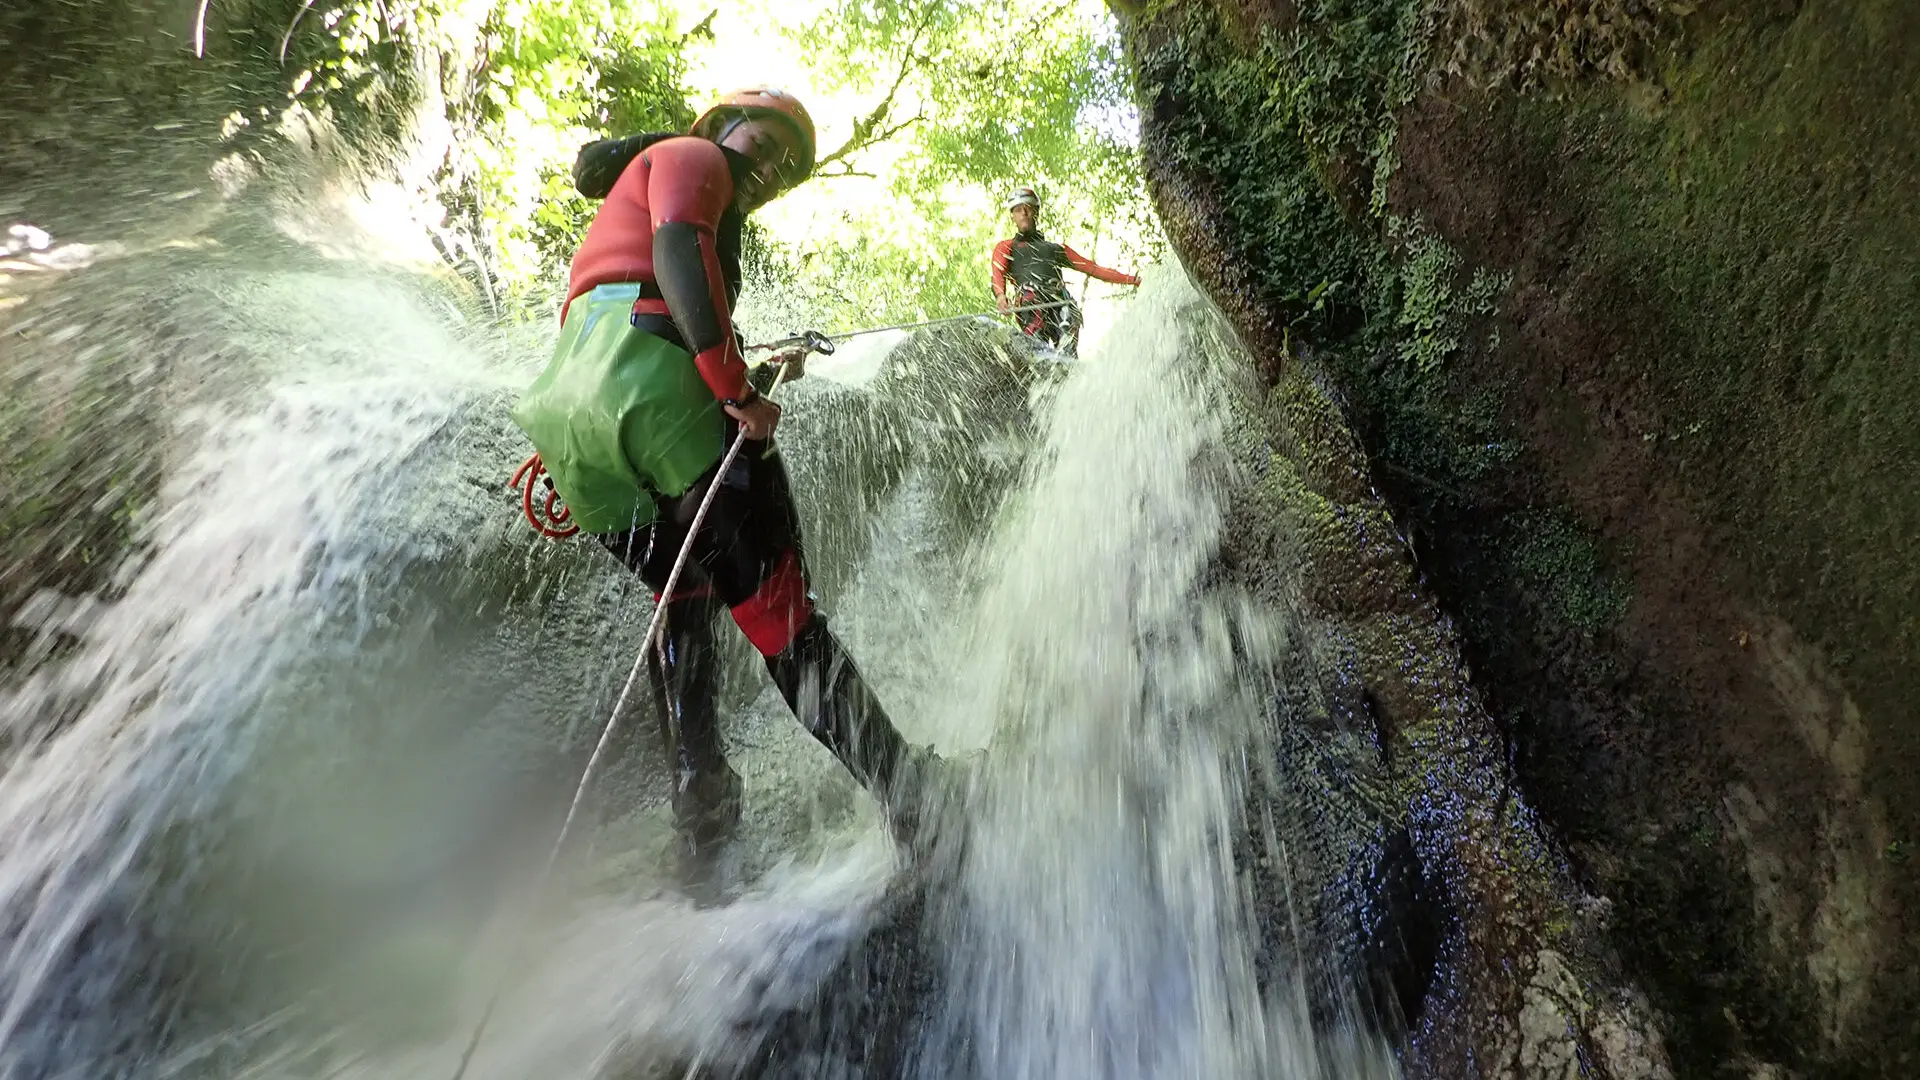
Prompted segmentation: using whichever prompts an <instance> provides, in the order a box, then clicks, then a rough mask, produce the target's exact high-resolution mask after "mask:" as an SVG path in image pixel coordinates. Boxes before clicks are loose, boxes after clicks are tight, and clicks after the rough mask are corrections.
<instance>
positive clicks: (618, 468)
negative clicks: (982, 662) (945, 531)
mask: <svg viewBox="0 0 1920 1080" xmlns="http://www.w3.org/2000/svg"><path fill="white" fill-rule="evenodd" d="M814 157H815V144H814V129H813V121H812V119H811V118H810V117H809V116H808V115H807V111H806V109H805V108H804V107H803V106H802V105H801V104H800V102H799V101H798V100H796V99H794V98H793V97H791V96H789V95H787V94H784V93H782V92H781V91H778V90H773V89H768V88H753V89H748V90H741V91H737V92H734V93H731V94H727V95H726V96H724V97H723V98H722V99H721V100H720V102H719V103H718V104H716V105H715V106H714V107H713V108H711V109H709V110H708V111H707V112H706V113H705V114H703V115H702V116H701V117H700V118H699V120H697V121H696V122H695V123H694V125H693V128H692V130H691V132H690V133H689V134H687V135H657V134H649V135H635V136H629V137H626V138H621V139H609V140H602V141H600V142H595V143H591V144H589V145H587V146H586V147H584V148H582V150H581V151H580V154H579V157H578V159H577V160H576V162H575V166H574V181H575V185H576V186H577V187H578V188H579V190H580V191H581V192H582V193H583V194H585V195H587V196H589V197H592V198H600V199H603V200H604V202H603V204H602V205H601V207H600V209H599V211H598V213H597V214H596V215H595V217H594V220H593V223H592V225H591V226H590V227H589V228H588V229H587V234H586V237H585V239H584V240H583V241H582V242H581V244H580V248H579V250H578V251H577V252H576V253H575V254H574V258H573V265H572V273H571V277H570V280H569V285H568V289H567V301H566V305H565V307H564V308H563V309H562V312H561V334H560V340H559V343H558V345H557V346H556V348H555V351H554V355H553V359H552V361H551V362H550V363H549V365H548V367H547V368H546V370H545V371H544V372H543V373H542V374H541V375H540V377H539V379H538V380H537V381H535V383H534V384H533V386H532V387H531V388H530V389H529V390H528V391H527V393H526V394H525V395H524V396H523V397H522V398H521V400H520V402H519V403H518V405H516V407H515V409H514V412H513V416H514V420H515V421H516V422H517V423H518V424H519V425H520V427H521V428H522V429H523V430H525V431H526V433H527V435H528V436H529V437H530V438H531V439H532V441H533V444H534V446H535V448H536V449H537V450H539V452H540V456H541V461H542V464H544V466H545V467H546V469H547V470H548V472H549V474H550V476H551V480H552V484H553V486H554V488H555V489H556V490H557V491H558V493H559V495H560V497H561V498H563V499H565V500H566V504H567V510H568V512H569V514H570V515H571V519H572V520H573V521H574V522H575V523H577V524H578V525H579V527H580V529H581V530H582V531H583V532H586V533H589V534H592V535H593V536H595V537H596V538H597V539H598V540H599V541H600V543H602V544H603V545H605V546H606V547H607V549H608V550H610V551H612V552H613V553H614V554H615V555H616V556H618V557H619V558H620V560H621V561H622V562H624V563H625V564H626V565H627V566H628V567H629V568H631V569H632V570H633V571H635V572H636V573H638V574H639V575H640V576H641V577H642V578H643V579H644V580H646V581H647V582H648V583H649V584H650V585H652V586H653V588H654V589H655V591H656V593H655V595H656V600H657V601H658V602H660V603H664V604H666V605H667V611H666V615H665V619H664V622H665V626H664V629H663V632H662V640H661V642H660V644H659V647H658V648H657V649H655V650H653V651H652V652H651V654H650V660H649V671H650V674H651V677H652V680H653V682H654V685H655V688H656V690H657V691H658V692H659V694H660V695H661V697H662V698H663V700H664V701H665V702H666V708H665V710H664V712H665V716H664V719H663V726H664V728H665V735H666V737H667V742H668V751H669V753H670V755H671V757H672V759H673V765H674V769H673V776H674V779H673V793H672V797H673V812H674V818H675V822H676V825H677V826H678V831H679V833H680V836H681V838H682V846H681V855H682V858H683V869H691V870H692V871H693V872H694V873H695V875H696V876H698V871H699V870H700V868H701V867H702V866H705V865H707V864H708V863H709V861H710V857H711V855H712V854H713V853H714V851H715V850H716V849H717V848H718V846H719V845H720V844H721V843H723V842H724V841H725V840H726V839H727V838H728V837H729V836H730V835H731V833H732V830H733V828H734V825H735V824H736V823H737V821H738V819H739V814H740V778H739V776H738V774H736V773H735V772H734V770H733V769H732V767H731V766H729V765H728V763H727V760H726V755H725V752H724V750H723V749H722V746H721V742H720V731H719V718H718V715H717V705H718V703H717V700H716V689H717V688H716V685H715V677H716V670H715V669H716V660H717V656H716V649H715V641H714V638H713V629H712V628H713V626H714V624H715V622H716V621H717V616H718V615H719V613H720V611H721V610H722V609H726V610H728V611H730V612H731V614H732V616H733V620H734V622H735V623H736V624H737V625H738V626H739V628H740V630H741V632H743V633H744V634H745V635H746V637H747V639H748V640H749V641H751V642H752V643H753V646H754V648H756V649H757V650H759V652H760V653H761V655H762V656H763V657H765V659H766V665H767V670H768V671H769V672H770V673H771V675H772V677H773V681H774V683H775V684H776V685H777V686H778V687H779V689H780V693H781V695H782V696H783V697H784V698H785V699H786V702H787V704H788V706H789V707H790V708H791V709H792V710H793V713H794V715H795V716H796V717H798V718H799V719H800V721H801V722H802V723H803V724H804V725H806V727H807V729H808V730H809V731H811V732H812V733H813V735H814V736H815V737H816V738H818V739H819V740H820V742H822V743H823V744H825V745H826V747H827V749H829V750H831V751H832V752H833V753H834V755H835V756H837V757H838V758H839V759H840V761H841V762H842V763H843V764H844V765H845V766H846V768H847V769H848V771H850V772H851V773H852V774H853V775H854V777H855V778H856V779H858V780H859V781H860V782H861V783H863V784H864V785H866V786H867V787H868V788H870V789H871V790H873V791H874V793H875V794H876V795H877V796H878V797H879V798H880V800H881V802H882V805H883V806H884V807H885V808H886V809H887V811H888V814H889V818H890V821H891V822H892V824H893V825H894V827H895V832H896V835H902V834H903V833H904V832H908V831H910V830H911V827H912V820H911V819H912V817H913V814H912V811H913V809H914V807H913V806H911V805H909V800H911V799H913V798H915V797H916V796H915V792H914V790H913V789H914V787H915V783H914V782H913V780H912V778H913V776H915V775H917V774H918V772H919V770H922V769H923V768H924V767H925V766H926V765H927V764H929V763H930V762H931V761H932V760H933V759H932V757H931V755H930V754H929V753H927V752H926V751H924V750H918V749H914V748H910V747H909V746H908V745H907V743H906V742H905V740H903V739H902V738H901V736H900V734H899V732H898V731H897V730H896V729H895V728H894V726H893V724H892V722H891V721H890V720H889V719H888V717H887V714H886V711H885V710H884V709H883V708H882V707H881V705H880V702H879V700H878V699H877V698H876V697H875V696H874V694H873V692H872V691H871V689H870V688H869V687H868V685H867V683H866V681H865V680H864V679H863V678H862V677H861V674H860V670H859V669H858V668H857V667H855V666H854V664H853V662H852V660H851V659H850V658H848V656H847V655H846V652H845V650H844V649H843V648H842V647H841V644H840V642H839V640H838V639H837V638H835V636H834V635H833V633H832V631H830V630H829V629H828V628H827V624H826V620H825V619H824V618H823V617H822V616H821V614H820V613H819V611H817V610H816V609H815V607H814V597H813V594H812V590H811V587H810V585H809V582H808V574H807V567H806V560H805V557H804V555H803V553H802V549H801V537H800V523H799V518H798V515H797V513H796V512H795V508H794V503H793V494H792V491H791V489H790V488H789V486H788V482H787V475H786V470H785V468H784V466H783V465H782V463H781V459H780V455H779V449H778V447H777V446H776V445H775V444H774V442H773V441H772V436H773V434H774V430H775V428H776V427H778V425H779V422H780V407H779V406H778V405H776V404H774V403H773V402H772V401H770V400H768V399H767V398H766V397H763V396H762V395H761V393H760V391H759V390H758V389H756V388H755V386H754V385H753V383H752V382H750V381H749V379H748V369H747V365H746V363H745V362H744V360H743V359H742V355H741V345H740V341H739V339H738V337H737V336H736V334H735V332H734V328H733V324H732V320H731V318H730V316H731V311H732V307H733V304H734V301H735V300H736V299H737V298H738V297H739V293H740V283H741V272H740V234H741V226H742V223H743V222H744V221H745V219H746V216H747V215H748V214H750V213H752V212H753V211H754V210H756V209H758V208H759V207H761V206H762V205H764V204H766V203H767V202H768V201H769V200H771V199H773V198H774V197H775V196H777V195H778V194H780V193H781V192H783V191H785V190H787V189H789V188H791V187H793V186H794V185H796V184H798V183H800V182H802V181H803V180H805V179H806V178H807V177H808V175H809V174H810V173H811V172H812V170H813V167H814ZM797 360H798V355H797V354H793V355H789V356H786V357H783V358H782V360H781V362H794V361H797ZM740 431H744V432H745V434H746V443H745V445H744V448H743V449H742V451H741V453H740V454H739V456H738V457H737V458H736V459H735V461H734V464H733V465H732V467H731V468H729V469H728V471H727V473H726V475H724V476H721V475H716V474H717V472H718V470H719V466H720V462H721V460H722V458H723V456H724V454H725V451H726V448H727V446H728V445H729V444H730V443H731V442H732V441H733V438H734V435H735V433H736V432H740ZM716 484H717V485H719V491H718V492H717V493H716V494H715V496H714V499H713V504H712V507H711V509H710V510H709V511H708V514H707V517H706V518H705V520H704V522H703V523H702V526H701V528H700V530H699V531H698V532H697V533H695V534H694V535H693V547H692V553H691V556H690V559H689V562H688V565H687V568H686V570H685V571H684V572H683V575H682V577H681V579H680V582H679V584H678V585H677V586H676V590H675V592H674V594H673V595H672V596H665V597H662V596H660V595H659V591H660V590H663V589H665V587H666V582H667V577H668V575H669V573H670V571H671V569H672V567H673V564H674V561H675V559H676V558H677V557H678V555H679V553H680V550H681V547H682V545H683V544H684V543H685V542H686V541H687V537H688V529H689V525H690V523H691V522H692V520H693V517H694V515H695V512H696V509H697V507H698V506H699V504H700V501H701V499H702V497H703V496H704V495H705V494H706V492H707V491H708V489H709V488H710V487H712V486H713V485H716ZM902 838H903V839H906V838H907V837H906V836H905V835H902ZM688 860H691V862H692V867H691V868H689V867H688V866H687V861H688Z"/></svg>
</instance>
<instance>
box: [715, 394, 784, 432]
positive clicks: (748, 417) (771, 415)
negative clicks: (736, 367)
mask: <svg viewBox="0 0 1920 1080" xmlns="http://www.w3.org/2000/svg"><path fill="white" fill-rule="evenodd" d="M720 407H721V408H723V409H725V410H726V411H727V415H728V416H731V417H733V418H734V419H735V420H738V421H740V429H741V430H742V431H745V432H746V433H747V438H749V439H752V440H753V441H754V442H765V441H767V440H768V439H771V438H773V429H774V428H776V427H778V426H779V425H780V406H778V405H776V404H774V403H773V402H772V401H771V400H769V399H767V398H765V397H761V396H758V395H756V396H755V397H754V399H753V400H752V401H749V402H747V403H746V404H744V405H722V406H720Z"/></svg>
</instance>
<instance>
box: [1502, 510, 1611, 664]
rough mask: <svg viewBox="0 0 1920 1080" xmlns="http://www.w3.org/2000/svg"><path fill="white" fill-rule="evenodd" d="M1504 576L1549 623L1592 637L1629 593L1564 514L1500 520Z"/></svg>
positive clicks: (1606, 625) (1583, 532) (1605, 625)
mask: <svg viewBox="0 0 1920 1080" xmlns="http://www.w3.org/2000/svg"><path fill="white" fill-rule="evenodd" d="M1505 539H1506V542H1507V543H1506V551H1505V552H1504V556H1505V561H1506V562H1507V565H1508V567H1509V572H1508V575H1507V576H1508V579H1509V580H1511V581H1512V582H1514V584H1515V586H1516V587H1517V588H1519V589H1520V590H1521V591H1522V592H1523V593H1525V594H1526V595H1528V596H1529V597H1530V598H1531V600H1532V601H1533V604H1534V605H1535V606H1536V607H1537V609H1538V610H1539V611H1540V612H1541V613H1542V614H1543V615H1544V616H1545V618H1546V620H1547V621H1548V623H1549V624H1559V625H1564V626H1568V627H1572V628H1574V629H1576V630H1578V631H1580V632H1581V633H1583V634H1586V635H1588V636H1593V635H1597V634H1600V633H1602V632H1604V631H1605V630H1607V629H1608V628H1609V627H1611V626H1612V625H1613V624H1614V623H1615V622H1616V621H1618V620H1619V618H1620V616H1621V615H1622V614H1624V613H1625V612H1626V608H1627V602H1628V601H1629V600H1630V599H1631V598H1632V592H1631V590H1630V589H1629V588H1628V587H1627V586H1626V584H1625V583H1623V582H1621V581H1619V580H1617V579H1615V578H1614V577H1613V576H1611V575H1610V574H1609V573H1608V572H1607V571H1606V569H1605V567H1604V565H1603V563H1602V561H1601V558H1600V553H1599V551H1598V549H1597V548H1596V547H1595V544H1594V540H1593V537H1592V536H1591V534H1589V533H1588V532H1587V531H1586V530H1584V529H1582V528H1580V527H1579V526H1578V525H1577V524H1575V523H1574V522H1572V521H1570V520H1568V519H1567V518H1565V517H1563V516H1561V515H1558V514H1553V513H1546V512H1532V511H1529V512H1523V513H1519V514H1515V515H1513V516H1512V517H1511V518H1510V519H1508V521H1507V522H1506V536H1505Z"/></svg>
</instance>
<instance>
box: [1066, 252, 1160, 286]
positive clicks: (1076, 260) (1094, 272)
mask: <svg viewBox="0 0 1920 1080" xmlns="http://www.w3.org/2000/svg"><path fill="white" fill-rule="evenodd" d="M1060 250H1061V251H1063V252H1065V253H1066V256H1067V265H1068V266H1071V267H1073V268H1074V269H1075V270H1078V271H1080V272H1081V273H1083V274H1085V275H1087V276H1088V277H1094V278H1099V279H1100V280H1101V281H1110V282H1112V283H1114V284H1115V285H1138V284H1140V279H1139V278H1137V277H1134V276H1133V275H1132V274H1128V273H1125V272H1123V271H1119V270H1109V269H1107V268H1106V267H1104V266H1101V265H1100V264H1098V263H1096V262H1094V261H1092V260H1091V259H1088V258H1087V257H1086V256H1085V255H1082V254H1080V253H1079V252H1077V251H1075V250H1073V249H1072V248H1070V247H1068V246H1066V245H1065V244H1062V245H1060Z"/></svg>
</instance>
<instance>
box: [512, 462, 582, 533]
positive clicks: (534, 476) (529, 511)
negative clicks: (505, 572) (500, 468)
mask: <svg viewBox="0 0 1920 1080" xmlns="http://www.w3.org/2000/svg"><path fill="white" fill-rule="evenodd" d="M546 475H547V466H546V464H545V463H544V462H542V461H541V460H540V455H539V454H534V455H533V456H532V457H529V458H528V459H527V460H525V461H523V462H521V463H520V467H519V468H518V469H516V470H514V473H513V479H511V480H509V481H507V486H508V487H510V488H519V489H520V512H521V513H523V514H525V515H527V523H528V524H530V525H532V526H533V527H534V528H536V529H538V530H540V535H541V536H544V537H547V538H548V539H550V540H564V539H566V538H567V537H569V536H572V535H573V534H574V533H577V532H579V531H580V526H578V525H575V524H573V523H572V521H571V518H572V517H573V515H572V513H571V512H569V511H568V510H567V506H566V504H565V503H563V502H561V501H560V493H559V492H558V491H555V490H554V487H553V485H552V484H551V483H549V484H548V485H547V499H546V502H544V503H543V504H541V507H540V513H538V514H536V513H534V511H533V489H534V486H535V485H536V484H538V483H540V480H541V478H542V477H544V476H546Z"/></svg>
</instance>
